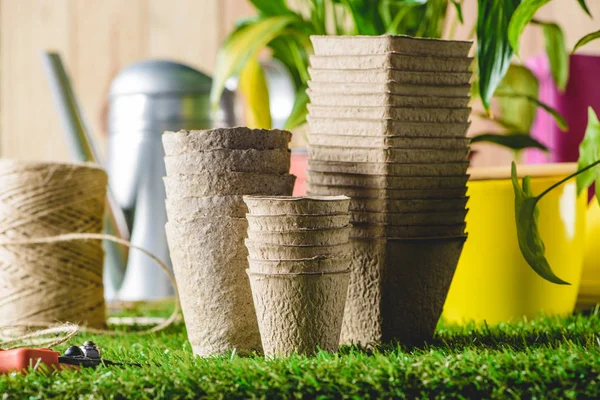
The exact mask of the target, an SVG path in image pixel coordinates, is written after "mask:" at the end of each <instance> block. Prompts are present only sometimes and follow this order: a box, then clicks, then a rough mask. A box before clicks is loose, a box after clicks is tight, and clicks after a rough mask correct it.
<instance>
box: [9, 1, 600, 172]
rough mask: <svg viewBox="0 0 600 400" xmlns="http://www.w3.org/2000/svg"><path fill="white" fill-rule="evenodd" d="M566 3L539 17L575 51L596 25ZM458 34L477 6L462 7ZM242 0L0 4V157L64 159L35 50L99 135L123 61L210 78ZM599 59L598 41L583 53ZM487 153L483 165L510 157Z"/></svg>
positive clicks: (537, 38)
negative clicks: (170, 65) (56, 67)
mask: <svg viewBox="0 0 600 400" xmlns="http://www.w3.org/2000/svg"><path fill="white" fill-rule="evenodd" d="M588 3H590V8H591V9H592V13H593V14H594V15H596V17H597V19H596V21H592V20H590V19H589V18H587V17H586V16H585V15H584V14H583V13H582V12H581V11H580V10H579V8H578V7H577V4H576V1H575V0H554V1H553V2H551V3H550V4H549V5H547V6H545V8H544V9H543V10H542V12H541V13H540V15H539V18H540V19H545V20H556V21H558V22H559V23H560V24H561V25H562V26H563V28H564V29H565V31H566V34H567V38H568V43H569V45H570V46H572V45H573V44H574V42H575V41H576V39H577V38H578V37H580V36H582V35H583V34H584V33H587V32H590V31H592V30H597V29H598V27H599V26H600V1H596V0H591V1H588ZM464 7H465V19H466V21H468V23H467V25H466V26H463V27H461V28H459V30H458V36H462V37H466V35H468V33H469V32H470V31H471V27H472V23H473V22H474V21H475V18H474V17H475V15H476V0H465V6H464ZM252 13H253V9H252V7H251V6H250V5H249V4H248V2H247V1H246V0H0V155H1V156H4V157H13V158H21V159H30V160H68V152H67V148H66V141H65V139H64V138H63V136H62V132H61V127H60V123H59V120H58V116H57V113H56V111H55V109H54V105H53V103H52V99H51V95H50V91H49V87H48V84H47V82H46V78H45V75H44V71H43V69H42V65H41V61H40V52H41V51H42V50H44V49H50V50H56V51H59V52H60V53H61V54H62V56H63V61H64V62H65V64H66V66H67V68H68V70H69V72H70V74H71V77H72V79H73V81H74V86H75V89H76V92H77V94H78V96H79V98H80V101H81V103H82V106H83V109H84V112H85V114H86V117H87V119H88V122H89V124H90V126H91V128H92V129H93V131H94V132H95V133H96V135H98V136H99V137H102V136H103V135H104V133H103V125H104V124H103V119H104V109H105V103H106V99H107V93H108V89H109V86H110V82H111V80H112V79H113V78H114V76H115V75H116V74H117V73H118V72H119V71H120V70H121V69H122V68H123V67H124V66H126V65H127V64H130V63H132V62H135V61H138V60H142V59H146V58H169V59H173V60H177V61H183V62H185V63H188V64H190V65H192V66H195V67H197V68H199V69H200V70H203V71H205V72H209V73H210V72H212V70H213V68H214V63H215V57H216V52H217V49H218V46H219V44H220V43H221V42H222V40H223V39H224V37H225V36H226V34H227V33H228V31H229V29H231V27H232V26H233V21H235V19H237V18H239V17H243V16H247V15H252ZM542 50H543V41H542V38H541V33H540V32H539V29H536V28H528V31H527V32H526V36H525V38H524V39H523V44H522V53H523V55H524V56H527V55H531V54H536V53H539V52H541V51H542ZM586 51H587V52H594V51H596V52H598V53H600V43H595V44H592V45H590V46H589V47H587V49H586ZM507 154H508V153H503V152H502V151H497V150H491V151H490V152H489V155H487V156H486V157H485V158H484V159H483V160H482V162H484V163H486V164H490V163H491V164H493V163H498V162H501V161H503V160H505V159H506V158H507V157H510V155H507Z"/></svg>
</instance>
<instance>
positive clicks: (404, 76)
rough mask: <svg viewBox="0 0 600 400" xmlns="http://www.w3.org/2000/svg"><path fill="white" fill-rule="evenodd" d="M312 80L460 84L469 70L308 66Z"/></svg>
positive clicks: (463, 82)
mask: <svg viewBox="0 0 600 400" xmlns="http://www.w3.org/2000/svg"><path fill="white" fill-rule="evenodd" d="M308 73H309V74H310V80H311V81H313V82H336V83H379V84H382V83H383V84H385V83H386V82H396V83H401V84H405V85H431V86H462V85H468V84H469V81H470V80H471V75H472V74H471V73H470V72H423V71H402V70H397V69H388V68H382V69H369V70H360V69H358V70H349V69H315V68H308Z"/></svg>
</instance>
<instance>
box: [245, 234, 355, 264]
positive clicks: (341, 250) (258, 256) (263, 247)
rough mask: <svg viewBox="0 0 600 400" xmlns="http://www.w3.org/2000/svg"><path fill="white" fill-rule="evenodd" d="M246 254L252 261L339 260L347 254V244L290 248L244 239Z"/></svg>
mask: <svg viewBox="0 0 600 400" xmlns="http://www.w3.org/2000/svg"><path fill="white" fill-rule="evenodd" d="M245 243H246V248H247V249H248V254H249V256H250V258H251V259H253V260H301V259H306V258H315V257H320V258H331V257H336V258H339V257H341V256H344V255H346V254H348V251H350V245H349V244H348V243H344V244H338V245H333V246H290V245H279V244H267V243H256V242H253V241H251V240H248V239H246V241H245Z"/></svg>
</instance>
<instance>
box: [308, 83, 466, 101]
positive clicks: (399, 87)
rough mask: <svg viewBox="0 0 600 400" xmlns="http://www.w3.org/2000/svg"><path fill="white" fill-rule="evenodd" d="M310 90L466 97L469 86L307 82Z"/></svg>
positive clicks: (334, 92) (350, 93)
mask: <svg viewBox="0 0 600 400" xmlns="http://www.w3.org/2000/svg"><path fill="white" fill-rule="evenodd" d="M308 87H309V88H310V90H313V91H315V92H319V93H329V94H338V95H343V94H346V95H347V96H355V95H361V94H382V93H390V94H392V95H398V96H431V97H444V98H448V97H460V98H463V97H468V96H469V93H470V92H471V85H469V84H465V85H453V86H440V85H408V84H406V83H397V82H392V81H387V82H384V83H341V82H314V81H308Z"/></svg>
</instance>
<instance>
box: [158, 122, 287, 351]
mask: <svg viewBox="0 0 600 400" xmlns="http://www.w3.org/2000/svg"><path fill="white" fill-rule="evenodd" d="M290 139H291V133H290V132H287V131H280V130H261V129H248V128H243V127H238V128H225V129H212V130H202V131H184V130H182V131H179V132H165V134H164V135H163V146H164V149H165V166H166V170H167V177H166V178H164V182H165V189H166V194H167V200H166V206H167V216H168V221H169V222H167V224H166V226H165V229H166V233H167V240H168V243H169V249H170V252H171V260H172V262H173V270H174V273H175V278H176V280H177V285H178V289H179V294H180V300H181V307H182V310H183V316H184V319H185V324H186V327H187V332H188V339H189V341H190V343H191V345H192V348H193V351H194V354H196V355H200V356H208V355H215V354H221V353H224V352H228V351H231V350H232V349H236V350H237V351H238V352H242V353H244V352H246V351H254V350H260V349H261V344H260V333H259V331H258V324H257V320H256V314H255V312H254V306H253V303H252V293H251V290H250V285H249V282H248V276H247V275H246V268H247V267H248V260H247V257H248V252H247V250H246V246H245V245H244V239H245V238H246V231H247V230H248V222H247V221H246V218H245V216H246V213H247V208H246V206H245V204H244V200H243V195H248V194H263V195H272V196H277V195H288V196H289V195H291V194H292V190H293V187H294V182H295V179H296V178H295V177H294V176H293V175H290V174H288V171H289V168H290V151H289V150H288V143H289V141H290Z"/></svg>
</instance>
